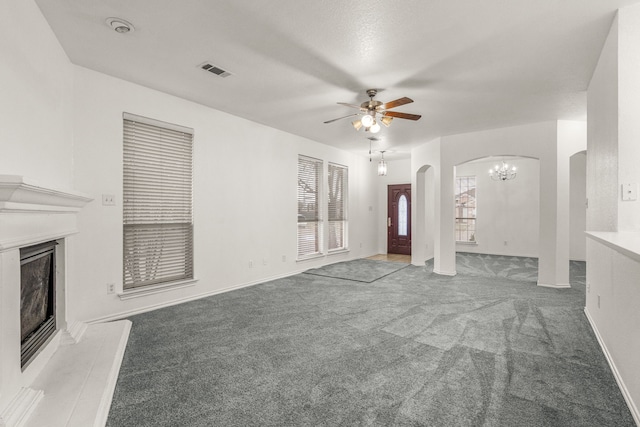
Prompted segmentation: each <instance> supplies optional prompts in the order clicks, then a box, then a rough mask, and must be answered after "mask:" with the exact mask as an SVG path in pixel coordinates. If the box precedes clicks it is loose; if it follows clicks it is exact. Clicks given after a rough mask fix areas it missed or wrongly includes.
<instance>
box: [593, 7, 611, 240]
mask: <svg viewBox="0 0 640 427" xmlns="http://www.w3.org/2000/svg"><path fill="white" fill-rule="evenodd" d="M617 75H618V20H617V18H616V19H615V20H614V22H613V24H612V26H611V30H610V32H609V36H608V37H607V40H606V42H605V44H604V47H603V49H602V53H601V54H600V59H599V60H598V65H597V66H596V69H595V71H594V73H593V76H592V78H591V82H590V84H589V91H588V95H587V117H588V121H587V129H588V131H587V153H589V155H588V156H587V198H588V199H589V208H588V209H587V230H591V231H616V230H617V226H618V79H617Z"/></svg>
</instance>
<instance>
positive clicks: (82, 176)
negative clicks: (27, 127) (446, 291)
mask: <svg viewBox="0 0 640 427" xmlns="http://www.w3.org/2000/svg"><path fill="white" fill-rule="evenodd" d="M74 75H75V78H74V82H75V90H74V92H75V99H74V116H75V119H76V120H75V123H76V125H75V129H74V133H75V141H76V150H75V154H76V156H75V163H76V174H75V187H76V188H77V189H78V190H80V191H82V192H84V193H87V194H89V195H92V196H93V197H94V198H95V199H96V200H97V201H95V202H93V203H91V204H90V205H89V206H87V207H86V208H85V209H84V210H83V212H82V213H81V215H80V227H81V230H82V232H81V233H80V235H79V236H78V239H76V242H74V243H75V244H74V246H73V252H72V254H71V256H70V264H71V269H70V270H71V272H72V273H71V274H72V275H73V280H72V282H73V283H74V284H75V285H76V286H74V287H73V288H72V289H71V290H70V297H71V304H70V309H71V310H72V313H71V314H70V317H71V318H73V319H78V320H89V319H96V318H102V317H109V316H113V315H117V314H123V313H129V312H135V311H137V310H142V309H145V308H146V307H151V306H155V305H162V304H167V303H170V302H171V301H176V300H179V299H185V298H192V297H194V296H197V295H202V294H208V293H212V292H217V291H220V290H224V289H229V288H232V287H236V286H240V285H243V284H248V283H254V282H259V281H261V280H265V279H268V278H273V277H280V276H283V275H287V274H291V273H294V272H297V271H301V270H305V269H307V268H311V267H314V266H318V265H321V264H326V263H331V262H337V261H340V260H344V259H349V258H357V257H361V256H368V255H372V254H374V253H375V252H376V243H377V239H376V236H375V234H374V233H370V232H369V231H370V230H372V229H374V227H375V225H374V224H375V212H374V211H370V210H369V209H368V207H369V206H376V205H377V198H376V197H377V195H376V190H377V188H378V187H377V185H376V183H375V181H374V180H373V178H372V177H371V173H370V164H369V161H368V159H367V158H363V157H358V156H356V155H354V154H351V153H347V152H346V151H343V150H339V149H336V148H333V147H329V146H326V145H322V144H319V143H315V142H313V141H309V140H306V139H303V138H300V137H297V136H294V135H290V134H287V133H284V132H280V131H277V130H275V129H272V128H269V127H266V126H263V125H259V124H256V123H253V122H250V121H247V120H244V119H240V118H238V117H234V116H231V115H229V114H226V113H223V112H220V111H215V110H212V109H210V108H207V107H204V106H202V105H199V104H195V103H192V102H188V101H185V100H183V99H179V98H176V97H173V96H169V95H167V94H164V93H160V92H157V91H154V90H150V89H147V88H145V87H142V86H139V85H135V84H132V83H129V82H126V81H123V80H119V79H115V78H112V77H109V76H106V75H104V74H100V73H97V72H94V71H91V70H88V69H85V68H81V67H75V68H74ZM123 112H129V113H133V114H137V115H141V116H145V117H150V118H153V119H157V120H161V121H165V122H170V123H176V124H179V125H181V126H187V127H190V128H193V129H194V140H195V142H194V144H195V145H194V231H195V233H194V235H195V248H194V251H195V275H196V277H197V278H198V279H199V281H198V283H197V285H196V286H195V287H189V288H183V289H179V290H173V291H171V292H167V293H163V294H156V295H151V296H147V297H145V298H138V299H129V300H126V301H121V300H120V299H119V298H118V296H116V295H107V293H106V287H107V283H116V286H117V287H119V288H120V289H121V285H122V113H123ZM298 154H304V155H307V156H311V157H316V158H319V159H322V160H324V161H325V170H326V163H327V162H329V161H331V162H336V163H340V164H343V165H347V166H348V167H349V184H350V185H349V220H350V221H349V242H350V248H351V251H350V252H349V253H342V254H335V255H331V256H329V257H323V258H318V259H314V260H309V261H304V262H296V233H297V227H296V221H297V220H296V212H297V210H296V209H297V208H296V194H297V193H296V192H297V186H296V176H297V157H298ZM393 169H394V167H393V165H391V166H390V170H391V171H393ZM407 169H408V168H407ZM392 173H393V172H392ZM103 193H107V194H114V195H115V196H116V206H102V205H101V203H100V202H99V200H100V199H101V194H103ZM361 245H362V246H361ZM283 257H285V258H286V261H283ZM250 261H252V262H253V266H254V267H253V268H250V267H249V263H250Z"/></svg>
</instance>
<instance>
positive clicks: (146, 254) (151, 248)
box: [123, 113, 193, 289]
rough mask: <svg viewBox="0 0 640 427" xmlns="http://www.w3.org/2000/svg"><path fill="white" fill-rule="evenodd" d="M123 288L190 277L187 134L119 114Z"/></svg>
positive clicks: (189, 133) (187, 131)
mask: <svg viewBox="0 0 640 427" xmlns="http://www.w3.org/2000/svg"><path fill="white" fill-rule="evenodd" d="M123 152H124V158H123V160H124V161H123V171H124V177H123V183H124V188H123V193H124V197H123V212H124V218H123V223H124V278H123V280H124V289H131V288H137V287H140V286H147V285H153V284H159V283H166V282H173V281H178V280H185V279H192V278H193V214H192V205H193V196H192V194H193V191H192V172H193V160H192V159H193V131H192V130H191V129H187V128H182V127H179V126H175V125H170V124H166V123H162V122H156V121H154V120H151V119H145V118H142V117H138V116H133V115H130V114H126V113H125V115H124V150H123Z"/></svg>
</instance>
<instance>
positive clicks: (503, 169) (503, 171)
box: [489, 160, 516, 181]
mask: <svg viewBox="0 0 640 427" xmlns="http://www.w3.org/2000/svg"><path fill="white" fill-rule="evenodd" d="M489 176H490V177H491V179H492V180H494V181H506V180H509V179H514V178H515V177H516V167H515V166H512V167H511V168H510V167H509V165H508V164H506V163H505V161H504V160H503V161H502V166H499V165H496V166H495V167H494V168H493V169H489Z"/></svg>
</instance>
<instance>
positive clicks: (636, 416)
mask: <svg viewBox="0 0 640 427" xmlns="http://www.w3.org/2000/svg"><path fill="white" fill-rule="evenodd" d="M584 314H585V315H586V316H587V320H588V321H589V324H590V325H591V329H593V332H594V333H595V335H596V338H597V339H598V344H600V348H601V349H602V352H603V353H604V357H605V358H606V359H607V362H608V363H609V367H610V368H611V371H612V372H613V377H614V378H615V379H616V382H617V383H618V388H620V392H622V396H624V400H625V401H626V402H627V406H628V407H629V411H631V415H632V416H633V420H634V421H635V422H636V425H638V426H640V411H638V407H637V406H636V404H635V402H634V401H633V399H632V397H631V394H630V393H629V390H628V389H627V386H626V385H625V384H624V380H623V379H622V377H621V376H620V372H619V371H618V368H617V367H616V364H615V363H614V361H613V358H612V357H611V354H610V353H609V350H608V349H607V346H606V344H605V343H604V340H603V339H602V336H601V335H600V331H598V327H597V326H596V323H595V322H594V321H593V318H592V317H591V315H590V314H589V310H587V307H585V308H584Z"/></svg>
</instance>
